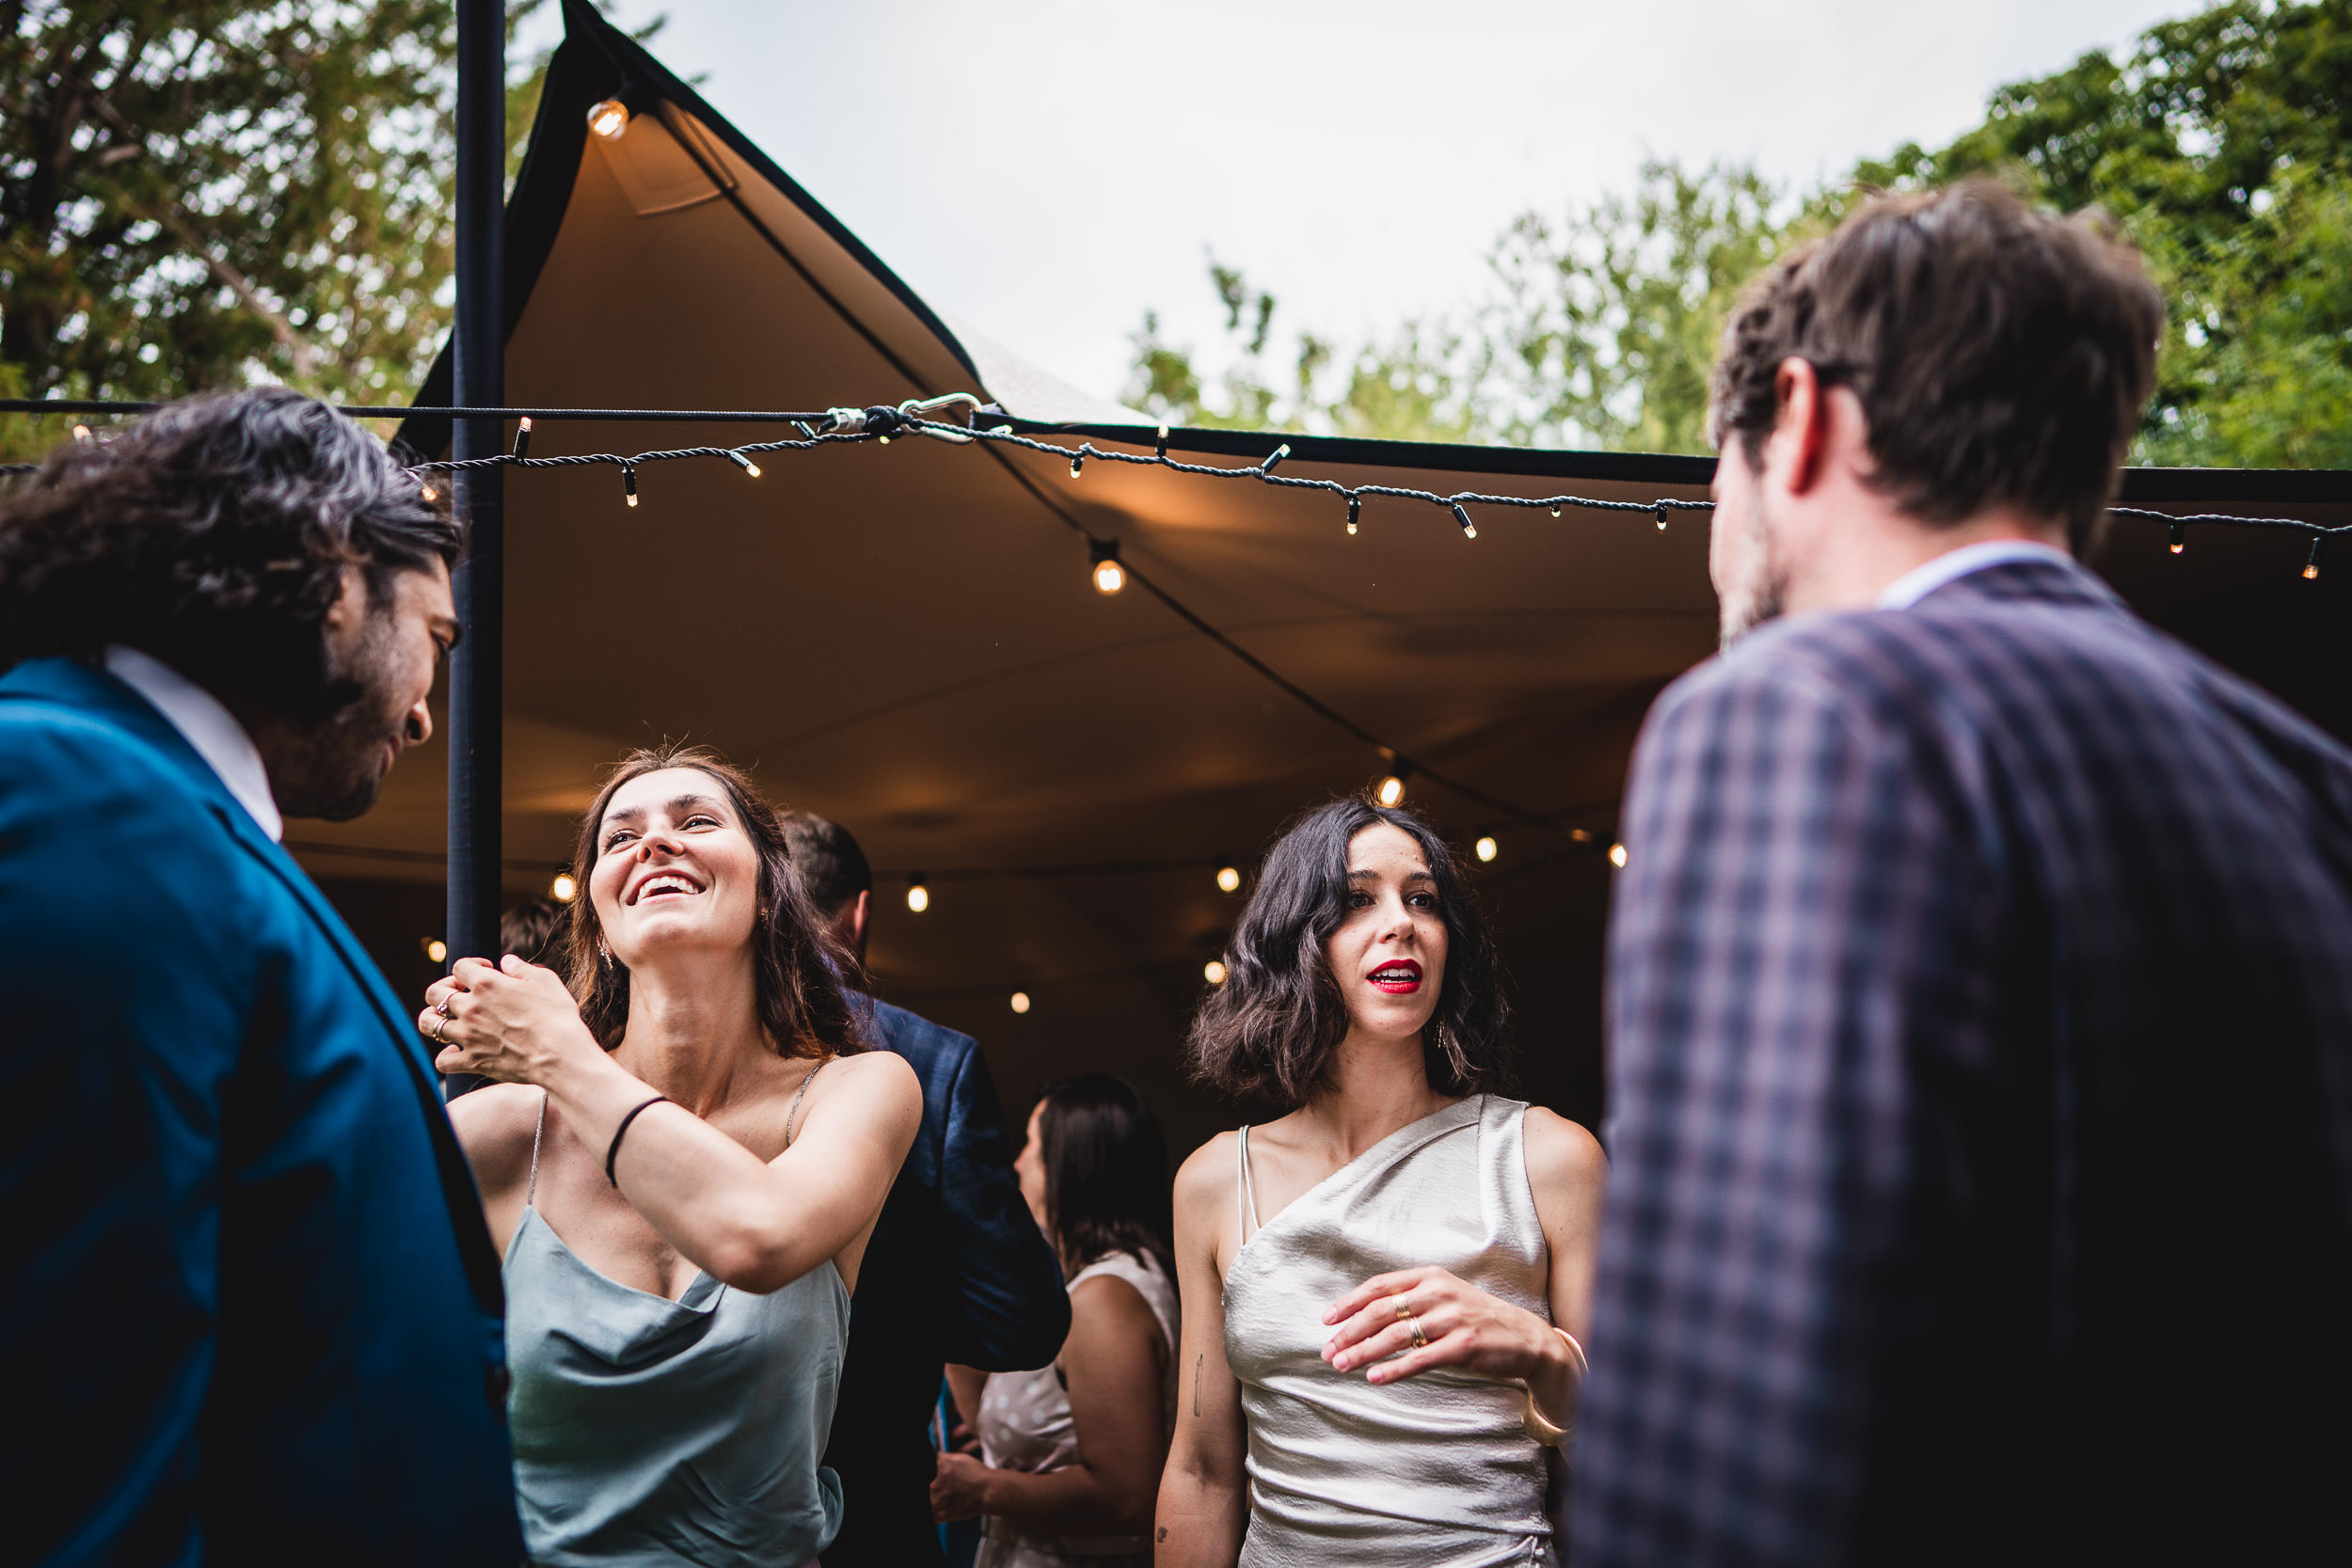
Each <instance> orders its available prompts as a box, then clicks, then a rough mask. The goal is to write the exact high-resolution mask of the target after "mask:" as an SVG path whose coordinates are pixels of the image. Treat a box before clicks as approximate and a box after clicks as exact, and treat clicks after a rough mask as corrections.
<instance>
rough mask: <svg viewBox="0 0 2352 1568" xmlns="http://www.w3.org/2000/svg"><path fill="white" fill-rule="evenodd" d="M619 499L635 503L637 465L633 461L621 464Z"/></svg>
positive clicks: (631, 503)
mask: <svg viewBox="0 0 2352 1568" xmlns="http://www.w3.org/2000/svg"><path fill="white" fill-rule="evenodd" d="M621 499H623V500H625V501H627V502H628V504H629V505H631V506H635V505H636V504H637V466H636V465H635V464H633V463H624V464H622V465H621Z"/></svg>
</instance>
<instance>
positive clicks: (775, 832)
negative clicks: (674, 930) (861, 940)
mask: <svg viewBox="0 0 2352 1568" xmlns="http://www.w3.org/2000/svg"><path fill="white" fill-rule="evenodd" d="M664 768H692V769H694V771H696V772H698V773H702V774H705V775H707V776H708V777H709V778H710V779H711V780H712V781H714V782H715V783H716V784H718V785H719V787H720V788H721V789H723V790H724V791H725V792H726V796H727V802H728V804H729V805H731V806H733V807H734V808H735V815H736V819H737V820H738V821H739V822H741V823H742V825H743V832H745V833H746V834H747V835H748V836H749V837H750V839H751V841H752V846H753V847H754V848H755V850H756V851H757V852H758V855H759V902H758V910H757V912H756V913H755V915H754V917H753V921H752V972H753V999H754V1005H755V1006H756V1007H757V1008H758V1010H759V1024H760V1027H761V1028H762V1029H765V1030H766V1031H767V1032H768V1037H769V1038H770V1039H771V1040H773V1041H774V1042H775V1044H776V1049H777V1050H778V1051H780V1052H782V1053H784V1054H785V1055H787V1056H822V1055H825V1054H827V1053H849V1052H854V1051H863V1050H865V1049H866V1040H865V1036H864V1032H863V1030H862V1029H861V1027H860V1025H859V1020H858V1014H857V1011H856V1009H855V1008H854V1007H853V1006H851V1005H850V998H849V992H848V989H847V987H848V980H849V977H850V976H851V975H853V974H856V973H857V959H856V958H855V957H854V956H853V955H852V954H850V952H849V951H848V950H847V949H846V948H844V947H843V946H842V945H841V944H840V942H837V941H835V940H834V936H833V934H832V932H831V931H830V930H828V929H827V928H826V926H825V922H824V917H823V916H821V915H820V914H818V912H817V907H816V906H815V905H814V904H812V903H810V902H809V897H808V893H807V890H806V889H804V888H803V886H802V885H801V874H800V873H799V872H798V871H795V870H794V869H793V868H792V857H791V856H790V855H789V854H788V853H787V850H786V847H785V836H784V820H783V818H782V816H780V815H779V814H778V813H777V811H776V808H775V807H773V806H771V805H770V804H769V803H768V802H767V800H765V799H764V798H763V797H762V796H761V795H760V793H759V791H758V790H757V789H755V787H753V784H752V781H751V778H750V776H749V775H748V774H746V773H745V772H744V771H743V770H742V769H741V768H737V767H736V766H735V765H734V764H732V763H730V762H728V761H727V760H726V759H725V758H724V757H723V756H721V755H720V754H719V753H718V752H715V751H712V750H711V749H710V748H709V747H707V746H680V745H672V744H667V743H665V744H663V745H660V746H654V747H648V748H646V749H644V750H643V751H638V752H630V753H629V754H628V756H626V757H624V758H622V759H621V762H620V765H619V766H618V767H616V768H613V769H612V776H611V777H609V778H607V779H606V780H605V781H604V787H603V788H602V789H599V790H598V791H596V804H594V805H592V806H590V807H589V808H588V815H587V816H583V817H582V818H580V840H579V843H578V844H577V845H576V846H575V847H573V850H572V881H573V884H574V885H575V886H576V887H578V888H579V890H580V892H579V895H578V896H577V898H576V900H575V901H574V903H573V905H572V919H571V929H570V934H569V937H568V940H567V941H566V943H565V947H566V958H567V964H566V968H567V970H568V972H569V973H568V978H569V980H570V983H571V988H572V995H573V996H574V997H575V998H577V999H578V1000H579V1003H580V1020H581V1022H584V1023H586V1024H587V1025H588V1030H589V1033H591V1034H593V1035H595V1036H596V1042H597V1043H598V1044H599V1045H602V1046H603V1047H604V1048H605V1049H606V1050H607V1051H610V1050H612V1048H613V1047H615V1046H617V1045H619V1044H620V1043H621V1031H622V1030H623V1029H624V1028H626V1027H627V1026H628V965H627V964H625V963H623V962H621V960H620V959H619V958H614V957H612V956H611V955H610V954H609V952H608V951H607V950H606V948H605V943H604V925H603V922H601V921H600V920H598V919H597V918H596V900H595V899H593V898H591V897H589V896H588V874H589V873H590V872H591V871H593V870H594V869H595V868H596V860H597V854H598V846H599V845H600V844H601V843H602V841H603V835H602V834H601V833H599V832H597V830H598V829H599V828H600V827H602V826H603V823H604V813H605V808H606V807H607V806H609V805H611V804H612V793H613V791H615V790H617V789H619V788H620V787H621V786H622V785H623V784H627V783H628V782H629V781H630V780H631V779H639V778H643V777H644V776H645V775H646V774H648V773H659V772H660V771H661V770H662V769H664Z"/></svg>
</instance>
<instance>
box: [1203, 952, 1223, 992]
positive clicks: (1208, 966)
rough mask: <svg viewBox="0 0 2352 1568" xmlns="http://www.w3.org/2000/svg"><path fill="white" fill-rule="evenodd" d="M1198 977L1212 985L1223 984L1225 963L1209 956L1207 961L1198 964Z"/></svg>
mask: <svg viewBox="0 0 2352 1568" xmlns="http://www.w3.org/2000/svg"><path fill="white" fill-rule="evenodd" d="M1200 978H1202V979H1203V980H1206V981H1208V982H1209V984H1211V985H1213V986H1221V985H1223V984H1224V983H1225V965H1224V964H1223V963H1221V962H1219V961H1218V960H1217V959H1216V958H1211V959H1210V960H1209V961H1208V962H1207V963H1204V964H1202V965H1201V966H1200Z"/></svg>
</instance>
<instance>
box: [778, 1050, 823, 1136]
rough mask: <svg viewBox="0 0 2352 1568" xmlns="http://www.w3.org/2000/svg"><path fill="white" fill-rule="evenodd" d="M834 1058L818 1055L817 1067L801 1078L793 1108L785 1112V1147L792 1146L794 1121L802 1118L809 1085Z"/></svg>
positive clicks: (794, 1096)
mask: <svg viewBox="0 0 2352 1568" xmlns="http://www.w3.org/2000/svg"><path fill="white" fill-rule="evenodd" d="M832 1060H833V1058H832V1057H831V1056H819V1057H818V1058H817V1065H816V1066H815V1067H813V1068H810V1069H808V1076H807V1077H805V1078H803V1079H802V1080H801V1086H800V1088H799V1089H798V1090H797V1091H796V1092H795V1093H794V1094H793V1096H792V1108H791V1109H790V1110H788V1111H787V1112H785V1113H784V1147H785V1148H791V1147H792V1129H793V1125H794V1123H795V1122H797V1121H798V1120H799V1119H800V1115H801V1101H803V1100H805V1099H807V1098H808V1086H809V1085H811V1084H814V1083H815V1082H817V1075H818V1073H820V1072H822V1071H824V1070H825V1064H826V1063H827V1062H830V1061H832Z"/></svg>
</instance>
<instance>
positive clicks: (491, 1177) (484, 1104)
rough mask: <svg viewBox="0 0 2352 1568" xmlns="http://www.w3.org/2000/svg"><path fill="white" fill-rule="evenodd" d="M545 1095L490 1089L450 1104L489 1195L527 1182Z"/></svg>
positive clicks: (521, 1088) (511, 1087) (510, 1087)
mask: <svg viewBox="0 0 2352 1568" xmlns="http://www.w3.org/2000/svg"><path fill="white" fill-rule="evenodd" d="M546 1099H547V1096H546V1092H545V1091H544V1090H542V1089H539V1088H537V1087H534V1086H533V1085H529V1084H485V1085H483V1086H482V1087H480V1088H478V1089H474V1090H472V1091H470V1092H469V1093H466V1094H461V1095H459V1096H458V1097H457V1098H456V1099H455V1100H453V1101H450V1102H449V1124H450V1127H451V1129H452V1130H453V1131H454V1132H456V1134H457V1146H458V1147H459V1148H462V1149H464V1150H465V1151H466V1162H467V1164H470V1165H471V1166H473V1179H474V1184H475V1185H476V1186H478V1187H480V1188H481V1189H482V1191H483V1193H484V1195H485V1196H488V1195H490V1194H492V1193H495V1192H499V1191H501V1190H503V1189H504V1188H506V1187H508V1186H511V1185H513V1184H514V1183H516V1182H518V1181H521V1180H524V1179H525V1178H526V1177H527V1176H528V1175H529V1174H530V1170H531V1141H532V1136H533V1134H534V1133H536V1132H537V1131H538V1127H539V1111H540V1107H541V1106H542V1105H543V1104H545V1103H546Z"/></svg>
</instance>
